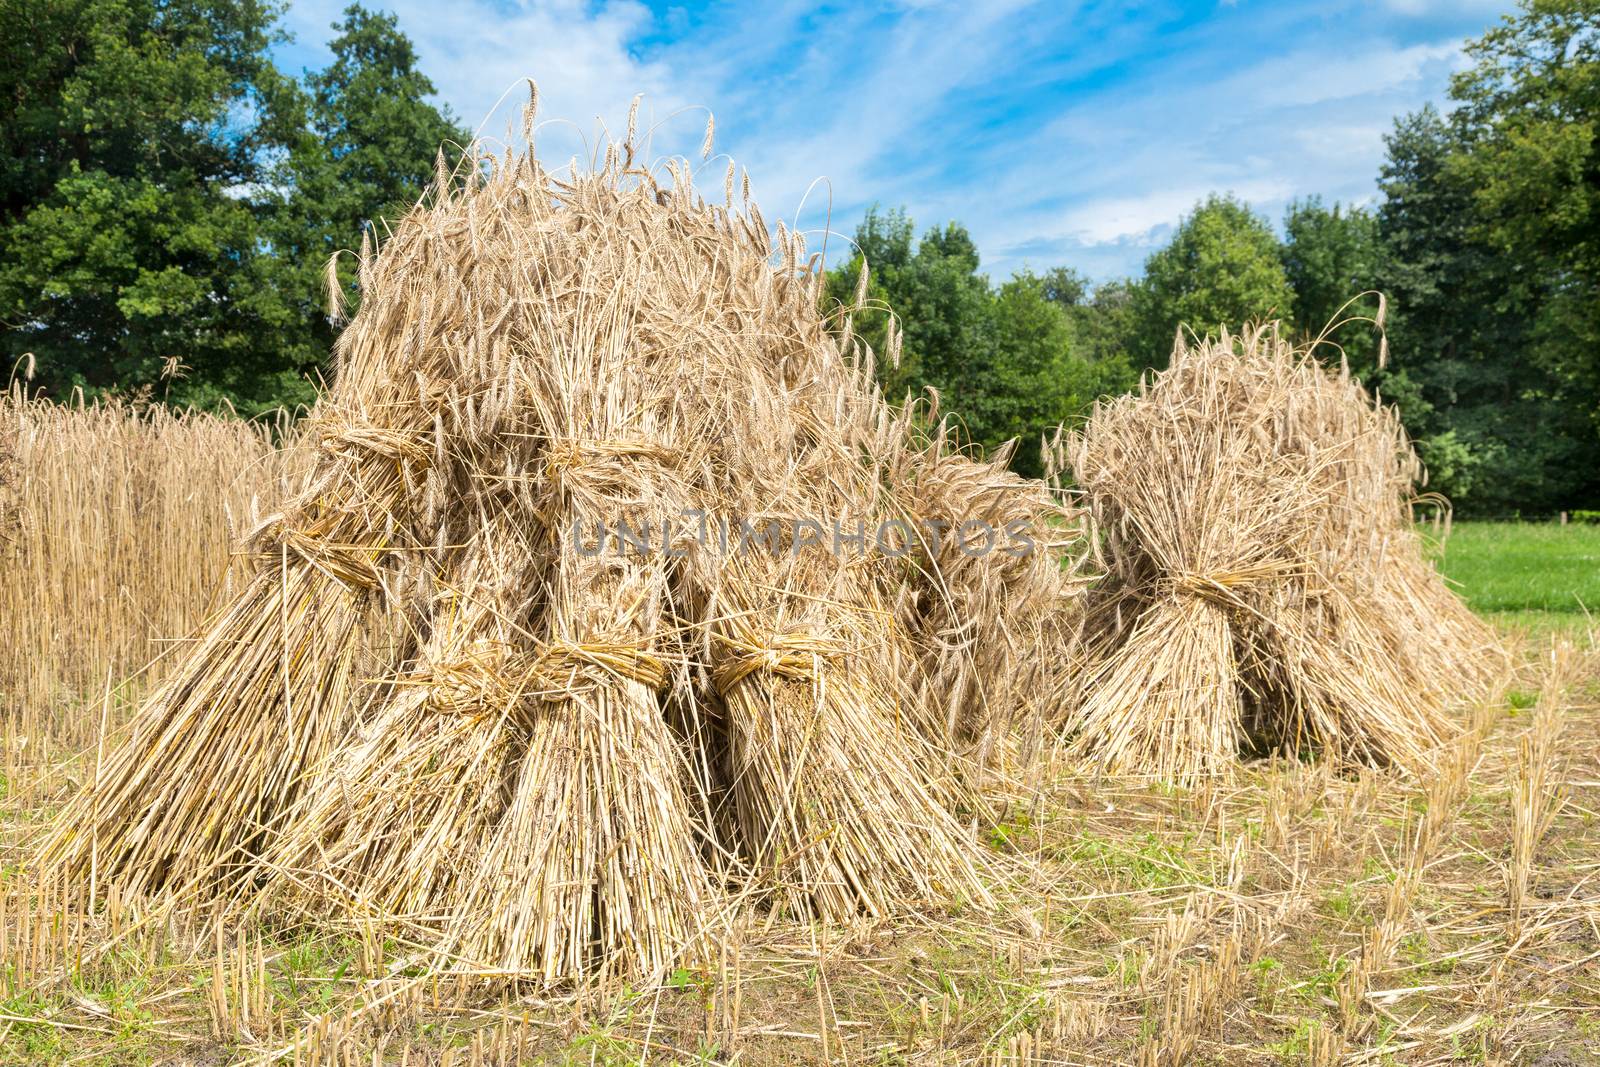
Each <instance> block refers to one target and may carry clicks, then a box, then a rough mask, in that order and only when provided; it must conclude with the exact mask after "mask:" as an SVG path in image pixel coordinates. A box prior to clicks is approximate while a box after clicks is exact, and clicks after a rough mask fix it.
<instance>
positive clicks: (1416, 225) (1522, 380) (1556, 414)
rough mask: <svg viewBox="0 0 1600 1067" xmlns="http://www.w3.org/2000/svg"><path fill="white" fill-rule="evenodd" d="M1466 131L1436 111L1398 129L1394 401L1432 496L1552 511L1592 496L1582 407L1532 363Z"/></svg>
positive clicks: (1391, 174)
mask: <svg viewBox="0 0 1600 1067" xmlns="http://www.w3.org/2000/svg"><path fill="white" fill-rule="evenodd" d="M1464 150H1465V144H1464V142H1463V139H1462V136H1461V133H1460V131H1459V130H1458V129H1454V128H1452V125H1451V124H1450V123H1448V122H1447V121H1446V120H1445V119H1443V118H1442V117H1441V116H1440V115H1439V114H1438V112H1437V111H1435V110H1434V109H1433V108H1431V107H1429V108H1424V109H1423V110H1422V111H1421V112H1419V113H1417V114H1415V115H1411V116H1407V117H1406V118H1404V119H1401V120H1399V121H1397V122H1396V124H1395V129H1394V132H1393V133H1392V134H1391V135H1390V136H1389V138H1388V156H1387V159H1386V160H1385V163H1384V165H1383V169H1382V172H1381V177H1380V188H1381V189H1382V190H1383V194H1384V199H1383V202H1382V204H1381V205H1380V207H1379V209H1378V215H1377V217H1378V225H1379V232H1380V236H1381V239H1382V242H1383V255H1384V264H1383V267H1382V270H1381V274H1382V277H1383V279H1384V288H1385V289H1386V290H1387V291H1388V292H1389V294H1390V295H1391V297H1392V299H1393V305H1392V306H1393V312H1392V317H1391V327H1390V337H1391V353H1392V360H1393V362H1392V365H1391V370H1390V371H1389V372H1388V373H1387V374H1385V375H1384V376H1383V379H1382V381H1381V383H1380V384H1381V385H1382V387H1383V389H1384V391H1385V392H1386V393H1387V394H1388V396H1389V398H1390V399H1391V400H1395V401H1397V402H1398V404H1399V407H1400V412H1401V415H1402V417H1403V418H1404V420H1405V423H1406V427H1407V429H1408V430H1409V431H1410V432H1411V434H1412V436H1413V437H1414V438H1415V439H1416V440H1417V444H1418V450H1419V452H1420V453H1421V455H1422V458H1423V461H1424V462H1425V463H1426V464H1427V465H1428V467H1429V469H1430V473H1431V475H1432V477H1433V485H1434V487H1435V488H1439V489H1442V490H1443V491H1444V492H1446V493H1447V494H1448V495H1450V496H1451V497H1452V498H1453V499H1454V500H1455V502H1456V504H1457V506H1458V507H1460V508H1461V509H1462V510H1463V511H1465V512H1468V513H1473V512H1476V513H1479V514H1491V515H1505V514H1512V513H1517V512H1531V513H1535V514H1538V513H1549V512H1550V511H1553V510H1556V509H1558V508H1561V507H1572V506H1581V503H1582V501H1584V500H1586V499H1589V498H1590V497H1589V496H1587V495H1586V494H1591V493H1592V492H1593V486H1594V485H1595V480H1596V479H1595V476H1594V474H1593V466H1592V464H1590V463H1588V462H1587V461H1586V459H1585V458H1584V457H1586V456H1587V455H1589V454H1590V452H1591V451H1592V448H1593V444H1592V443H1591V442H1589V441H1586V440H1585V439H1586V437H1588V436H1590V433H1591V431H1590V429H1589V428H1588V427H1586V425H1585V422H1586V419H1585V417H1584V412H1583V410H1582V408H1581V407H1578V406H1575V405H1574V404H1573V403H1572V402H1571V401H1570V399H1568V398H1567V397H1566V396H1565V394H1564V390H1563V385H1562V382H1561V381H1560V380H1559V379H1558V378H1556V377H1555V376H1553V375H1552V374H1551V373H1550V372H1549V370H1548V369H1547V368H1544V367H1542V366H1540V365H1539V364H1537V363H1535V362H1532V361H1530V360H1528V359H1527V358H1525V356H1524V353H1525V352H1526V351H1527V349H1528V342H1529V335H1530V328H1531V327H1530V323H1529V320H1528V318H1527V316H1526V315H1525V314H1524V313H1523V312H1522V310H1521V309H1520V307H1519V298H1518V297H1517V295H1516V293H1517V288H1518V287H1517V284H1516V279H1515V273H1516V270H1517V266H1516V264H1514V263H1513V262H1510V261H1509V260H1507V258H1506V257H1504V256H1503V255H1501V254H1500V253H1499V252H1498V250H1497V249H1495V248H1494V247H1493V246H1492V245H1490V244H1489V243H1487V242H1486V241H1485V240H1484V238H1483V236H1482V233H1481V227H1480V225H1479V222H1478V220H1477V216H1476V200H1475V194H1474V189H1473V188H1472V186H1471V184H1470V183H1469V182H1468V181H1467V180H1466V179H1465V177H1464V174H1463V171H1462V169H1461V168H1460V167H1459V166H1458V165H1457V164H1456V163H1455V162H1454V161H1455V159H1456V158H1457V156H1458V155H1459V153H1460V152H1462V151H1464Z"/></svg>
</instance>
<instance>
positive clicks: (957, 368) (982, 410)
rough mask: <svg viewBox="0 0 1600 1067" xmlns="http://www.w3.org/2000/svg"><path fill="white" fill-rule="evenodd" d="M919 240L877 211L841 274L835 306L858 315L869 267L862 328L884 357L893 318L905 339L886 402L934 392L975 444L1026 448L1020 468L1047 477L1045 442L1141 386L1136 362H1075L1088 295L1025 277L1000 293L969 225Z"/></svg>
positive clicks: (899, 214) (833, 279)
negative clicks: (1105, 400) (1106, 398)
mask: <svg viewBox="0 0 1600 1067" xmlns="http://www.w3.org/2000/svg"><path fill="white" fill-rule="evenodd" d="M913 234H914V228H913V224H912V222H911V220H910V219H909V218H908V217H907V215H906V213H905V212H904V211H903V210H896V211H889V212H882V211H879V210H878V209H876V208H874V209H872V210H869V211H868V212H867V215H866V218H865V219H864V220H863V221H862V223H861V225H860V227H859V228H858V229H857V231H856V237H855V243H856V246H857V248H858V250H859V251H858V252H857V253H856V254H855V255H854V256H853V257H851V259H850V260H849V261H847V262H846V263H844V264H842V265H841V266H840V267H838V268H835V269H834V270H832V271H830V272H829V275H828V279H827V288H826V297H825V300H826V302H827V304H828V305H829V306H830V307H834V308H836V307H837V306H838V305H840V304H844V305H850V304H852V302H853V300H854V299H855V296H856V292H857V287H858V285H859V281H860V277H861V269H862V262H863V259H864V260H865V262H866V263H867V264H868V282H869V284H868V289H867V297H868V299H867V304H868V307H867V308H866V309H864V310H861V311H857V312H856V313H855V315H854V317H853V320H852V328H853V329H854V330H855V332H856V333H858V334H859V335H860V336H861V337H862V338H863V339H865V340H866V341H867V342H868V343H869V344H870V345H871V346H872V347H873V349H874V351H875V352H878V353H880V354H881V353H882V352H884V350H885V346H886V335H887V329H886V325H887V318H888V315H889V314H890V313H892V314H894V315H895V316H896V318H897V320H898V322H899V324H900V328H901V340H902V357H901V362H900V365H899V366H898V367H890V366H887V365H882V364H880V365H879V366H878V375H879V380H880V383H881V384H882V385H883V387H884V392H885V394H886V395H888V396H889V397H890V398H891V399H898V398H901V397H905V396H907V395H912V396H916V395H919V394H922V393H923V392H924V391H925V390H930V389H931V390H933V391H934V392H936V393H937V394H938V395H939V397H940V399H941V403H942V404H943V406H944V408H945V410H947V411H949V412H951V413H953V414H955V415H956V416H957V417H958V418H959V419H960V420H961V421H962V423H963V424H964V425H965V427H966V430H967V433H968V435H969V436H970V437H971V439H972V440H973V441H974V442H976V443H978V444H981V445H983V446H985V447H988V448H993V447H995V446H997V445H999V444H1001V443H1002V442H1004V441H1007V440H1009V439H1011V438H1020V439H1021V440H1020V445H1019V447H1018V449H1017V453H1016V456H1015V458H1014V460H1013V465H1014V466H1015V467H1016V468H1017V469H1018V470H1019V471H1022V472H1025V473H1030V474H1039V473H1041V462H1040V457H1039V442H1040V438H1041V437H1042V436H1044V435H1045V434H1048V433H1050V432H1053V431H1054V429H1055V427H1056V426H1058V425H1060V424H1061V423H1062V422H1063V421H1065V420H1068V419H1070V418H1071V417H1072V416H1074V415H1075V414H1076V413H1078V412H1079V411H1080V410H1082V409H1084V408H1086V407H1087V406H1088V404H1090V403H1091V402H1092V401H1093V400H1094V399H1095V398H1096V397H1097V396H1099V395H1100V394H1101V393H1102V392H1103V391H1105V390H1106V389H1107V388H1113V389H1115V388H1121V387H1122V386H1123V385H1124V384H1125V383H1126V380H1127V379H1128V378H1129V377H1130V374H1129V372H1128V371H1127V369H1126V366H1127V365H1126V363H1125V361H1121V360H1120V359H1115V358H1111V357H1110V356H1109V355H1108V358H1107V363H1106V365H1105V366H1104V367H1102V366H1099V365H1097V364H1095V363H1091V362H1090V361H1088V360H1085V359H1083V358H1081V357H1079V356H1077V355H1076V354H1075V351H1074V349H1075V345H1076V341H1075V335H1076V332H1077V330H1076V321H1077V318H1076V316H1075V311H1077V310H1079V308H1078V306H1077V304H1078V303H1079V302H1082V301H1083V300H1084V298H1085V297H1086V295H1087V289H1086V287H1081V286H1080V287H1076V288H1073V289H1072V290H1071V292H1070V293H1063V292H1060V291H1058V289H1057V286H1058V285H1059V284H1061V283H1062V281H1063V280H1065V279H1067V278H1068V277H1069V275H1064V274H1062V273H1061V272H1051V273H1049V274H1046V275H1042V276H1041V275H1033V274H1030V273H1026V272H1024V273H1020V274H1018V275H1016V276H1015V277H1013V278H1012V279H1011V280H1010V281H1008V282H1006V283H1005V284H1004V285H1002V286H1000V287H999V288H998V289H993V288H991V286H990V283H989V279H988V278H987V277H986V276H985V275H983V274H981V273H979V270H978V267H979V262H978V250H977V247H976V246H975V245H974V244H973V242H972V238H971V236H970V235H969V234H968V233H967V231H966V230H965V229H964V228H963V227H961V226H960V225H959V224H956V223H950V224H948V225H945V226H942V227H934V228H932V229H930V230H928V231H927V232H926V233H925V234H923V236H922V239H921V240H920V241H919V240H915V239H914V237H913ZM1071 277H1073V278H1075V276H1071ZM1074 284H1076V283H1074ZM1107 383H1110V384H1109V385H1108V384H1107Z"/></svg>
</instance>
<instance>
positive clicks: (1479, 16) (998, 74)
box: [279, 0, 1510, 279]
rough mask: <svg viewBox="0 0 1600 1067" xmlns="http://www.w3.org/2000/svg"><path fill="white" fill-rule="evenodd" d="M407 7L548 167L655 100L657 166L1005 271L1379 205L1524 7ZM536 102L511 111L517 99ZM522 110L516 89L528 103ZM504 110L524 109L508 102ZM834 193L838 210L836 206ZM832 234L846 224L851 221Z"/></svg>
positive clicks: (322, 54) (437, 62)
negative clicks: (942, 239) (885, 230)
mask: <svg viewBox="0 0 1600 1067" xmlns="http://www.w3.org/2000/svg"><path fill="white" fill-rule="evenodd" d="M345 2H346V0H292V2H291V4H290V7H289V9H288V11H287V12H286V14H285V16H284V24H285V27H286V28H287V29H288V30H289V31H290V32H291V33H292V34H293V35H294V38H295V40H294V41H293V43H291V44H289V45H286V46H283V47H281V48H280V49H279V58H280V61H281V62H282V63H283V65H284V66H285V67H287V68H288V69H290V70H292V71H295V72H298V71H299V70H300V69H301V68H302V67H317V66H320V65H322V64H323V63H324V62H325V61H326V59H327V52H326V49H325V47H324V42H325V41H326V39H327V38H328V37H329V36H330V31H329V30H328V25H329V24H330V23H331V22H333V21H334V20H335V19H336V18H337V17H338V15H339V11H340V9H341V7H342V6H343V4H344V3H345ZM371 6H374V7H380V6H381V7H385V8H387V9H388V10H392V11H395V12H396V13H397V14H398V15H399V16H400V24H401V28H402V29H403V30H404V31H405V32H406V33H408V34H409V35H410V36H411V37H412V39H413V40H414V41H415V42H416V44H417V50H418V52H419V54H420V57H421V62H422V67H423V69H424V71H425V72H426V73H427V74H428V75H429V76H430V77H431V78H432V79H433V81H434V84H435V85H436V86H437V87H438V89H439V96H440V97H441V98H442V100H443V101H444V102H446V103H448V104H449V105H450V107H451V108H453V109H454V110H455V112H456V114H457V115H458V116H459V117H461V118H462V119H463V120H464V121H466V122H467V123H468V124H469V125H472V126H475V127H478V128H480V129H481V131H482V133H483V134H484V135H485V136H489V137H503V136H504V135H505V132H506V128H507V123H508V122H509V121H510V120H511V119H513V118H514V117H515V113H516V109H517V106H518V105H519V104H520V101H521V100H522V99H523V98H524V97H523V92H522V90H521V89H519V88H518V87H517V86H518V84H519V80H520V79H522V78H524V77H532V78H534V79H535V80H536V81H537V82H538V83H539V89H540V100H541V105H540V114H541V117H542V118H543V119H547V120H548V119H561V120H566V121H562V122H547V123H546V124H545V125H544V126H542V127H541V130H540V132H539V134H538V140H539V151H540V154H541V156H544V157H546V158H547V159H550V160H557V161H559V160H565V159H566V158H568V157H569V156H571V155H573V154H583V153H585V151H586V145H592V144H593V143H594V131H596V130H597V129H599V123H600V122H601V121H604V122H605V123H607V124H609V125H610V127H611V128H620V126H621V125H622V124H623V123H624V122H625V120H626V115H627V110H628V105H629V102H630V100H631V99H632V97H633V95H634V94H635V93H636V92H642V93H644V94H645V102H644V105H643V112H642V114H644V115H645V116H647V117H650V118H651V119H653V121H654V122H655V123H658V124H659V126H658V132H657V133H656V135H655V137H654V139H653V142H652V151H653V153H654V154H656V155H660V156H664V155H667V154H687V155H693V156H694V157H695V158H696V159H698V154H697V153H698V147H699V144H700V140H701V137H702V135H703V132H704V125H705V114H706V111H705V109H709V110H710V111H711V112H713V113H714V114H715V116H716V129H717V151H718V152H719V153H725V154H726V155H725V156H723V157H721V158H718V159H713V160H712V161H711V162H710V163H708V164H705V165H703V170H702V172H701V173H702V174H703V177H702V179H701V181H702V184H703V185H705V186H707V187H709V188H711V189H720V188H721V185H722V178H723V172H724V171H725V169H726V166H727V156H731V157H732V158H733V159H734V160H736V161H737V162H738V163H739V164H740V165H741V166H743V167H745V168H747V169H748V170H749V173H750V176H751V184H752V188H753V190H754V192H755V195H756V199H757V200H758V201H759V202H760V204H761V205H762V210H763V213H764V214H765V215H766V216H767V219H768V221H769V222H772V221H774V220H775V219H777V218H783V219H786V220H788V221H790V222H791V223H793V222H796V221H797V222H798V225H799V228H801V229H803V230H807V231H810V232H812V233H814V234H815V236H813V237H812V239H811V246H812V247H813V248H816V247H818V242H819V241H820V240H821V237H822V234H823V231H824V230H825V229H828V228H831V229H832V231H834V236H832V237H831V238H830V239H829V254H828V258H829V260H830V262H831V261H833V260H835V259H837V258H838V252H837V251H836V250H838V249H841V248H843V247H845V245H846V242H845V241H844V240H842V238H841V236H840V235H848V234H849V233H850V232H851V231H852V230H853V229H854V227H855V223H856V222H857V221H858V220H859V219H860V217H861V214H862V212H863V211H864V210H865V209H866V207H867V206H868V205H870V204H872V203H873V202H879V203H882V204H884V205H886V206H896V205H904V206H905V207H906V208H907V209H908V210H909V211H910V213H911V215H912V217H913V218H914V219H916V221H917V224H918V228H919V230H920V229H922V228H925V227H926V226H928V225H930V224H933V223H936V222H944V221H947V220H950V219H958V220H960V221H961V222H962V223H964V224H966V225H967V227H968V228H969V229H970V230H971V231H972V233H973V236H974V238H975V239H976V240H977V242H978V247H979V250H980V252H981V253H982V256H983V261H984V269H986V270H987V271H989V272H990V273H991V274H992V275H994V276H995V277H997V278H998V277H1002V276H1004V275H1007V274H1009V273H1010V272H1011V271H1013V270H1016V269H1018V268H1020V267H1024V266H1028V267H1033V268H1038V269H1042V268H1047V267H1051V266H1055V265H1058V264H1065V265H1069V266H1073V267H1076V268H1078V269H1079V270H1081V271H1084V272H1085V273H1087V274H1089V275H1090V276H1092V277H1094V278H1097V279H1104V278H1108V277H1115V276H1118V275H1122V274H1129V273H1136V272H1137V271H1138V270H1139V267H1140V264H1141V263H1142V262H1143V261H1144V258H1145V257H1146V256H1147V255H1149V253H1150V252H1151V251H1152V249H1154V248H1156V247H1159V246H1160V245H1161V244H1162V243H1163V242H1164V241H1165V240H1166V239H1167V237H1168V236H1169V235H1170V233H1171V229H1172V227H1173V226H1174V225H1175V224H1176V223H1177V221H1178V219H1179V218H1180V216H1182V215H1183V214H1184V213H1185V212H1187V211H1188V210H1189V209H1190V208H1191V207H1192V206H1193V205H1194V203H1195V202H1196V201H1197V200H1198V199H1199V198H1200V197H1202V196H1204V195H1205V194H1206V193H1207V192H1208V191H1211V190H1218V191H1232V192H1234V193H1236V194H1238V195H1239V196H1241V197H1243V198H1244V199H1245V200H1247V201H1249V202H1250V203H1251V204H1252V205H1254V206H1255V207H1256V208H1257V210H1259V211H1261V212H1262V213H1264V214H1266V215H1267V216H1269V217H1270V218H1271V219H1273V221H1274V222H1277V221H1278V220H1280V219H1281V217H1282V214H1283V209H1284V207H1285V205H1286V204H1287V203H1288V202H1289V201H1290V200H1292V199H1294V198H1296V197H1302V196H1308V195H1311V194H1321V195H1322V196H1324V197H1325V198H1328V199H1338V200H1342V201H1346V202H1350V201H1355V202H1362V201H1366V200H1369V199H1371V198H1372V197H1373V196H1374V195H1375V193H1376V187H1375V184H1374V182H1375V177H1376V174H1377V168H1378V165H1379V163H1380V161H1381V159H1382V157H1383V135H1384V134H1385V132H1387V131H1388V129H1389V128H1390V126H1391V124H1392V121H1393V119H1394V117H1395V116H1397V115H1399V114H1402V113H1404V112H1407V111H1411V110H1414V109H1416V108H1418V107H1420V106H1422V105H1423V104H1425V103H1428V102H1430V101H1432V102H1435V103H1442V102H1443V101H1444V97H1445V89H1446V87H1447V85H1448V82H1449V77H1450V74H1451V72H1452V71H1454V70H1456V69H1459V67H1460V66H1461V65H1462V63H1463V56H1462V52H1461V45H1462V42H1463V41H1464V39H1466V38H1468V37H1472V36H1476V35H1478V34H1480V33H1482V32H1483V30H1484V29H1485V28H1487V27H1488V26H1489V25H1490V24H1492V23H1493V22H1494V21H1495V20H1496V19H1497V18H1498V16H1499V15H1500V14H1501V13H1502V12H1504V11H1505V10H1507V9H1508V8H1509V6H1510V4H1509V0H1500V2H1498V3H1487V4H1485V3H1478V2H1475V0H1459V2H1456V3H1436V2H1433V0H1372V2H1353V0H1332V2H1325V3H1314V2H1301V0H1295V2H1287V3H1264V2H1252V0H1236V2H1223V3H1187V4H1185V3H1148V4H1133V5H1117V4H1097V3H1084V4H1074V3H1053V4H1052V3H1025V2H1020V0H1001V2H987V0H966V2H956V3H937V2H923V0H906V2H902V3H898V4H887V5H868V4H851V3H840V4H837V5H833V4H822V5H818V4H807V3H790V2H786V0H773V2H769V3H761V4H723V3H710V4H676V3H659V2H651V3H639V2H636V0H620V2H598V3H583V2H579V0H551V2H542V0H541V2H523V3H516V2H507V0H381V2H380V0H374V2H372V3H371ZM508 90H509V91H510V93H511V95H510V97H509V98H506V95H505V94H506V93H507V91H508ZM503 98H504V99H503ZM497 105H498V106H497ZM830 202H831V215H830ZM830 219H831V226H830Z"/></svg>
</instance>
